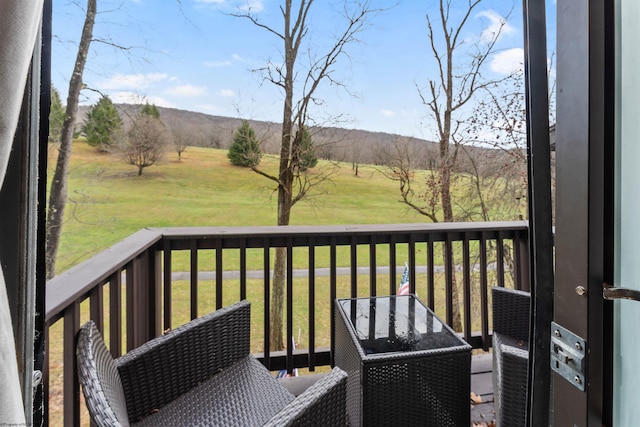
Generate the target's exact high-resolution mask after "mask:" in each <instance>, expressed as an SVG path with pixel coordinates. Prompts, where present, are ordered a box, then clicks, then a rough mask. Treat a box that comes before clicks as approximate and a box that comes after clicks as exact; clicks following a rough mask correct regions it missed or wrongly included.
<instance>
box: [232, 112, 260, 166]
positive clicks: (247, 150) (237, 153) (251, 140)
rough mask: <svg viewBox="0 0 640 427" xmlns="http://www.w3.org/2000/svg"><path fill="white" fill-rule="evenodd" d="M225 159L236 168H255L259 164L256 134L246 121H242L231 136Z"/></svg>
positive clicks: (258, 146)
mask: <svg viewBox="0 0 640 427" xmlns="http://www.w3.org/2000/svg"><path fill="white" fill-rule="evenodd" d="M227 157H228V158H229V160H230V161H231V164H233V165H236V166H245V167H255V166H258V165H259V164H260V159H262V149H261V148H260V142H259V141H258V138H257V137H256V133H255V131H254V130H253V128H252V127H251V125H250V124H249V122H248V121H246V120H245V121H243V122H242V125H241V126H240V127H239V128H238V129H237V130H236V133H235V134H234V135H233V142H232V143H231V146H230V147H229V153H228V154H227Z"/></svg>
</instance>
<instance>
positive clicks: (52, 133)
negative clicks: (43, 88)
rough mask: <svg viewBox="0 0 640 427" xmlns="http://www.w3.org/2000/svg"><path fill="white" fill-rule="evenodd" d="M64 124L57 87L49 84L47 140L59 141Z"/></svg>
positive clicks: (62, 109) (62, 107)
mask: <svg viewBox="0 0 640 427" xmlns="http://www.w3.org/2000/svg"><path fill="white" fill-rule="evenodd" d="M63 124H64V106H63V105H62V99H61V98H60V92H58V89H56V88H55V87H53V85H52V86H51V111H50V112H49V142H60V136H61V135H62V125H63Z"/></svg>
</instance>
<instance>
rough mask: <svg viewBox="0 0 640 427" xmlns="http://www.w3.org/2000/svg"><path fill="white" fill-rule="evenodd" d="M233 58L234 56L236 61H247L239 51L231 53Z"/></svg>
mask: <svg viewBox="0 0 640 427" xmlns="http://www.w3.org/2000/svg"><path fill="white" fill-rule="evenodd" d="M231 58H233V60H234V61H240V62H247V60H246V59H244V58H243V57H242V56H240V55H238V54H237V53H234V54H233V55H231Z"/></svg>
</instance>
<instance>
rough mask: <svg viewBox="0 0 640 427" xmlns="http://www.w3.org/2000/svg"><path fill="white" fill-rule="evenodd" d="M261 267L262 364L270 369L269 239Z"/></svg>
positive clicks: (266, 242) (265, 246)
mask: <svg viewBox="0 0 640 427" xmlns="http://www.w3.org/2000/svg"><path fill="white" fill-rule="evenodd" d="M263 248H264V250H263V257H264V258H263V260H264V261H263V265H264V302H263V303H264V315H263V317H264V338H263V339H264V364H265V366H266V367H267V369H271V349H270V347H271V317H270V311H271V309H270V305H269V304H270V301H271V274H270V273H271V259H270V255H271V254H270V252H269V251H270V244H269V238H268V237H265V238H264V245H263Z"/></svg>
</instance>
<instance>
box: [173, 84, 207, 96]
mask: <svg viewBox="0 0 640 427" xmlns="http://www.w3.org/2000/svg"><path fill="white" fill-rule="evenodd" d="M165 93H166V94H167V95H174V96H202V95H206V93H207V88H206V86H193V85H188V84H187V85H178V86H174V87H172V88H169V89H167V90H166V91H165Z"/></svg>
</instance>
